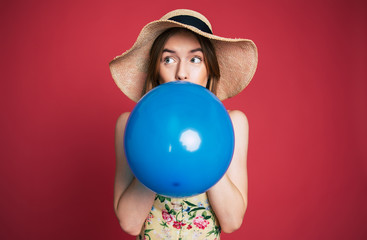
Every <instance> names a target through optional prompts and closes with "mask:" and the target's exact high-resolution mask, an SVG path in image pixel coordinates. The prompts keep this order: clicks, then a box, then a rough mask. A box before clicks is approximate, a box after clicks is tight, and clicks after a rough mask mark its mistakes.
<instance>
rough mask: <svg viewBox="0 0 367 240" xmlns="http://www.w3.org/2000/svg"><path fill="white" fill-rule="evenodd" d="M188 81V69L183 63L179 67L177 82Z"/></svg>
mask: <svg viewBox="0 0 367 240" xmlns="http://www.w3.org/2000/svg"><path fill="white" fill-rule="evenodd" d="M187 79H188V72H187V68H186V66H185V64H184V63H183V62H180V63H179V64H178V65H177V71H176V80H187Z"/></svg>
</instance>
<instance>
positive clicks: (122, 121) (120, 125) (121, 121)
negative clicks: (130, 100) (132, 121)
mask: <svg viewBox="0 0 367 240" xmlns="http://www.w3.org/2000/svg"><path fill="white" fill-rule="evenodd" d="M129 116H130V112H124V113H122V114H121V115H120V116H119V117H118V118H117V122H116V129H117V130H121V129H124V128H125V126H126V122H127V119H128V118H129Z"/></svg>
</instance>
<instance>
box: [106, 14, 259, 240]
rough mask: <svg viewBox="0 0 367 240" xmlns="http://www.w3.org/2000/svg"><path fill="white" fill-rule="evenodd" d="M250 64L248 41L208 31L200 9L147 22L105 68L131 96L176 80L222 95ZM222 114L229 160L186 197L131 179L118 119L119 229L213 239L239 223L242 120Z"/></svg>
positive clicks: (246, 76)
mask: <svg viewBox="0 0 367 240" xmlns="http://www.w3.org/2000/svg"><path fill="white" fill-rule="evenodd" d="M256 65H257V50H256V47H255V45H254V43H253V42H252V41H250V40H245V39H228V38H222V37H218V36H215V35H213V34H212V30H211V25H210V23H209V21H208V20H207V19H206V18H205V17H204V16H202V15H201V14H199V13H197V12H194V11H191V10H175V11H172V12H170V13H168V14H166V15H165V16H163V17H162V18H161V19H160V20H158V21H154V22H152V23H149V24H148V25H146V26H145V27H144V28H143V30H142V32H141V33H140V35H139V37H138V39H137V41H136V43H135V44H134V46H133V47H132V48H131V49H130V50H129V51H127V52H125V53H124V54H122V55H121V56H118V57H116V58H115V59H114V60H113V61H112V62H111V63H110V68H111V73H112V76H113V78H114V80H115V82H116V84H117V85H118V86H119V87H120V89H121V90H122V91H123V92H124V93H125V94H126V95H127V96H128V97H129V98H131V99H132V100H134V101H138V100H139V98H140V97H141V96H142V95H144V94H145V93H147V92H148V91H150V90H151V89H152V88H154V87H156V86H158V85H159V84H164V83H167V82H171V81H177V80H179V81H180V80H182V81H188V82H192V83H195V84H199V85H201V86H204V87H206V88H208V89H209V90H210V91H212V92H213V93H214V94H216V95H217V96H218V97H219V98H220V99H221V100H223V99H226V98H229V97H232V96H234V95H236V94H238V93H239V92H240V91H242V90H243V89H244V88H245V87H246V86H247V84H248V83H249V82H250V80H251V78H252V76H253V74H254V72H255V69H256ZM229 115H230V117H231V119H232V123H233V127H234V132H235V149H234V154H233V158H232V162H231V164H230V166H229V168H228V170H227V172H226V174H225V175H224V176H223V177H222V179H221V180H220V181H219V182H218V183H217V184H215V185H214V186H213V187H212V188H210V189H209V190H208V191H207V192H206V193H203V194H200V195H198V196H194V197H189V198H168V197H163V196H160V195H158V194H156V193H154V192H152V191H151V190H150V189H148V188H146V187H145V186H144V185H143V184H141V183H140V182H139V181H138V180H137V179H136V178H135V177H134V175H133V174H132V172H131V170H130V168H129V166H128V164H127V160H126V157H125V154H124V149H123V145H124V144H123V135H124V129H125V125H126V122H127V119H128V116H129V113H123V114H122V115H121V116H120V117H119V119H118V120H117V124H116V176H115V188H114V209H115V213H116V216H117V218H118V219H119V222H120V225H121V227H122V229H123V230H124V231H125V232H127V233H129V234H131V235H138V237H137V239H144V238H146V239H219V235H220V232H221V231H224V232H226V233H230V232H233V231H235V230H236V229H238V228H239V227H240V226H241V224H242V220H243V217H244V214H245V211H246V208H247V166H246V165H247V164H246V161H247V160H246V156H247V145H248V123H247V118H246V116H245V115H244V114H243V113H242V112H240V111H238V110H234V111H229ZM142 151H144V150H143V149H142ZM173 167H174V166H173ZM157 174H159V173H157Z"/></svg>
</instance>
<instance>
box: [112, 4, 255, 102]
mask: <svg viewBox="0 0 367 240" xmlns="http://www.w3.org/2000/svg"><path fill="white" fill-rule="evenodd" d="M173 27H182V28H186V29H189V30H191V31H193V32H195V33H197V34H199V35H201V36H203V37H206V38H208V39H210V40H211V42H212V43H213V45H214V48H215V50H216V54H217V58H218V63H219V68H220V74H221V77H220V80H219V84H218V88H217V96H218V98H219V99H220V100H224V99H227V98H230V97H233V96H235V95H236V94H238V93H239V92H241V91H242V90H243V89H244V88H245V87H246V86H247V85H248V84H249V83H250V81H251V79H252V77H253V75H254V74H255V70H256V66H257V49H256V46H255V44H254V43H253V42H252V41H251V40H248V39H231V38H224V37H219V36H216V35H214V34H213V33H212V27H211V24H210V22H209V21H208V19H206V18H205V17H204V16H203V15H201V14H200V13H198V12H195V11H192V10H186V9H178V10H174V11H172V12H169V13H167V14H166V15H164V16H163V17H162V18H161V19H160V20H157V21H153V22H150V23H148V24H147V25H146V26H145V27H144V28H143V29H142V30H141V32H140V34H139V36H138V38H137V40H136V42H135V44H134V45H133V46H132V48H130V49H129V50H127V51H126V52H125V53H123V54H122V55H120V56H117V57H115V59H113V60H112V61H111V62H110V70H111V74H112V77H113V79H114V81H115V83H116V84H117V86H118V87H119V88H120V89H121V91H122V92H123V93H124V94H125V95H126V96H127V97H129V98H130V99H131V100H133V101H135V102H137V101H138V100H139V99H140V98H141V94H142V89H143V86H144V83H145V79H146V76H147V69H148V61H149V51H150V48H151V47H152V44H153V42H154V40H155V39H156V38H157V37H158V36H159V35H160V34H161V33H163V32H164V31H165V30H167V29H169V28H173Z"/></svg>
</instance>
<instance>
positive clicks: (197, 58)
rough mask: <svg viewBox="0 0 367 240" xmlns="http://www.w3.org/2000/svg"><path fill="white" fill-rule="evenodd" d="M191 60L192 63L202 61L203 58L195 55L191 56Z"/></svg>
mask: <svg viewBox="0 0 367 240" xmlns="http://www.w3.org/2000/svg"><path fill="white" fill-rule="evenodd" d="M191 62H192V63H201V62H202V59H201V57H193V58H191Z"/></svg>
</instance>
